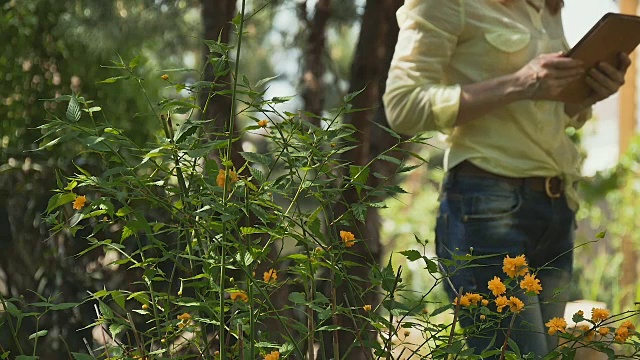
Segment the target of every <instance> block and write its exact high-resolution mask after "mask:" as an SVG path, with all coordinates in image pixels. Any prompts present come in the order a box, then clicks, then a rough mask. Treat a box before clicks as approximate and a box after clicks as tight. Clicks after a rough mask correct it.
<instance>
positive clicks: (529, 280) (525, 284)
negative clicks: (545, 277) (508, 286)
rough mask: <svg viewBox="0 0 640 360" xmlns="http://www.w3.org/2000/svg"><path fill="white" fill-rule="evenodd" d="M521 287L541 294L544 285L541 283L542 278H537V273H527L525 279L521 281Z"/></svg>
mask: <svg viewBox="0 0 640 360" xmlns="http://www.w3.org/2000/svg"><path fill="white" fill-rule="evenodd" d="M520 288H521V289H524V290H526V291H527V292H534V293H536V294H540V291H541V290H542V285H540V279H536V276H535V275H531V274H527V275H525V276H524V279H522V281H520Z"/></svg>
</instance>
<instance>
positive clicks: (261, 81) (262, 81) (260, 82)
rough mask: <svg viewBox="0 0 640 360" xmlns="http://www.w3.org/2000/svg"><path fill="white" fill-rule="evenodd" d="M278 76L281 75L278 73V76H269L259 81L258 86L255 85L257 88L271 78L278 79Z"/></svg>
mask: <svg viewBox="0 0 640 360" xmlns="http://www.w3.org/2000/svg"><path fill="white" fill-rule="evenodd" d="M278 76H280V75H276V76H272V77H268V78H265V79H262V80H260V81H258V83H256V86H255V87H256V88H259V87H260V86H262V85H264V84H266V83H268V82H269V81H271V80H273V79H277V78H278Z"/></svg>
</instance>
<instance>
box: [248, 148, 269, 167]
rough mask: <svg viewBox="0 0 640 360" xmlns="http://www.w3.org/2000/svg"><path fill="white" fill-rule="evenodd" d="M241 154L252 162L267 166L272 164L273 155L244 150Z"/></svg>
mask: <svg viewBox="0 0 640 360" xmlns="http://www.w3.org/2000/svg"><path fill="white" fill-rule="evenodd" d="M240 155H242V157H243V158H245V160H247V161H248V162H251V163H255V164H260V165H265V166H267V167H268V166H270V165H271V161H272V160H271V157H269V156H266V155H263V154H258V153H255V152H249V151H243V152H241V153H240Z"/></svg>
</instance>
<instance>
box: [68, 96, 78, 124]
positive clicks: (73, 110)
mask: <svg viewBox="0 0 640 360" xmlns="http://www.w3.org/2000/svg"><path fill="white" fill-rule="evenodd" d="M66 115H67V120H69V121H73V122H78V120H80V115H81V112H80V104H79V103H78V97H77V96H76V95H75V94H73V95H72V96H71V99H70V100H69V105H68V106H67V114H66Z"/></svg>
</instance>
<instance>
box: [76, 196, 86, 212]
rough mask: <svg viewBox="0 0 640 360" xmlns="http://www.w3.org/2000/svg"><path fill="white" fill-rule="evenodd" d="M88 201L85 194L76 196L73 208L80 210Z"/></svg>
mask: <svg viewBox="0 0 640 360" xmlns="http://www.w3.org/2000/svg"><path fill="white" fill-rule="evenodd" d="M86 202H87V197H86V196H84V195H80V196H78V197H76V200H75V201H74V202H73V209H74V210H80V209H82V208H83V207H84V204H85V203H86Z"/></svg>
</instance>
